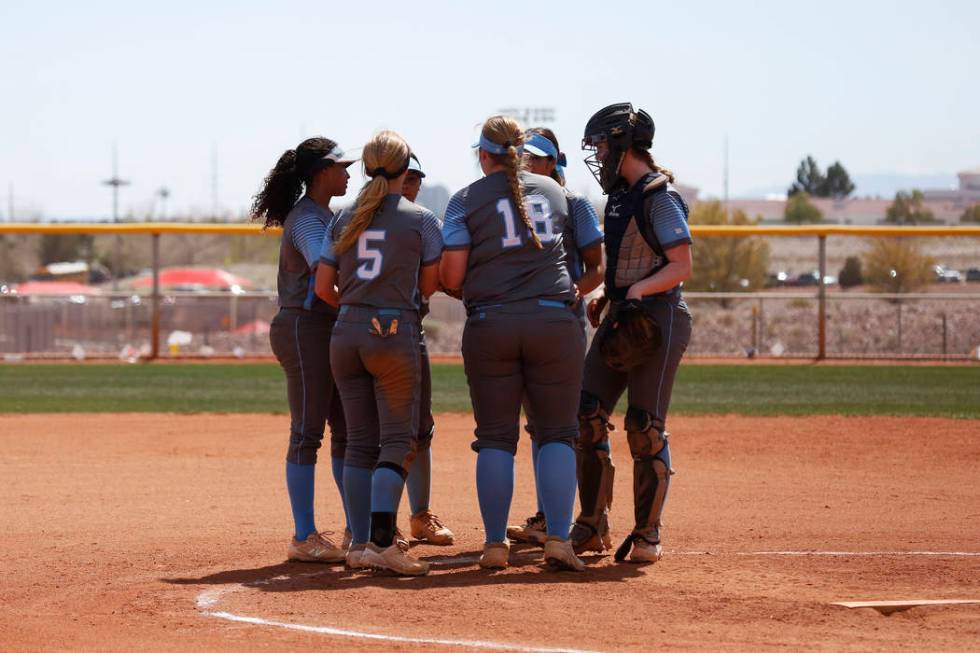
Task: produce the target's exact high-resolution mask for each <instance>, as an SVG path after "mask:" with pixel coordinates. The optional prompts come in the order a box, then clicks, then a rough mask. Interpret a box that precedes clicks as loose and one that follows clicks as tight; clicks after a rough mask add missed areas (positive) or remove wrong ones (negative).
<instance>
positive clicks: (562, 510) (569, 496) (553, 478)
mask: <svg viewBox="0 0 980 653" xmlns="http://www.w3.org/2000/svg"><path fill="white" fill-rule="evenodd" d="M537 470H538V482H539V486H540V488H541V498H542V500H543V503H544V515H545V520H546V521H547V522H548V535H553V536H555V537H560V538H562V539H563V540H564V539H568V531H569V529H570V528H571V526H572V510H574V508H575V489H576V482H575V450H574V449H572V448H571V447H570V446H569V445H567V444H565V443H564V442H549V443H548V444H546V445H544V446H543V447H541V450H540V452H539V453H538V466H537Z"/></svg>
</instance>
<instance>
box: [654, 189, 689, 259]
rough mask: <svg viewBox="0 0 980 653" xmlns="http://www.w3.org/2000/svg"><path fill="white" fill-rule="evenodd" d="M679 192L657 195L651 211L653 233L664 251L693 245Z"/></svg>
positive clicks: (670, 191)
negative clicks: (684, 245) (679, 246)
mask: <svg viewBox="0 0 980 653" xmlns="http://www.w3.org/2000/svg"><path fill="white" fill-rule="evenodd" d="M676 193H677V191H673V190H668V191H666V192H662V193H656V194H655V195H654V197H653V206H652V208H651V209H650V223H651V224H652V225H653V232H654V233H655V234H656V236H657V240H659V241H660V246H661V247H663V248H664V251H666V250H668V249H670V248H671V247H676V246H678V245H683V244H685V243H686V244H690V243H691V230H690V229H689V228H688V226H687V210H686V207H685V206H684V203H683V202H682V201H681V199H680V197H679V196H676Z"/></svg>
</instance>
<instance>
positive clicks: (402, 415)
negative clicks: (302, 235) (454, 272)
mask: <svg viewBox="0 0 980 653" xmlns="http://www.w3.org/2000/svg"><path fill="white" fill-rule="evenodd" d="M409 154H410V152H409V148H408V144H407V143H405V141H404V140H402V138H401V137H400V136H399V135H398V134H396V133H394V132H390V131H383V132H380V133H378V134H377V135H376V136H375V137H374V138H372V139H371V140H370V141H369V142H368V143H367V145H365V146H364V152H363V155H362V158H363V161H364V168H365V173H366V174H367V175H368V176H369V177H370V178H371V179H370V181H368V182H367V183H366V184H365V185H364V187H363V188H362V189H361V192H360V195H358V198H357V202H356V203H355V204H354V206H353V207H352V208H350V209H346V210H344V211H343V212H341V213H340V214H339V215H338V216H337V218H336V219H335V220H334V222H333V224H332V225H331V227H330V229H329V230H328V233H327V237H326V238H325V239H324V241H323V251H322V253H321V255H320V262H321V264H320V269H319V270H318V272H317V283H316V289H317V294H318V295H320V296H321V297H322V298H323V299H324V300H325V301H327V302H329V303H332V304H336V303H337V302H338V301H339V304H340V310H339V316H338V319H337V324H336V326H335V327H334V332H333V337H332V339H331V342H330V362H331V366H332V369H333V373H334V378H336V380H337V386H338V387H339V389H340V396H341V399H342V400H343V404H344V413H345V415H347V416H348V423H349V428H348V435H347V437H348V441H347V457H346V460H345V462H344V496H345V498H346V499H347V509H348V512H349V514H350V522H351V531H352V536H353V541H352V544H351V547H350V550H349V551H348V554H347V563H348V565H349V566H351V567H353V568H361V567H370V568H375V569H385V570H389V571H392V572H395V573H398V574H404V575H411V576H418V575H423V574H426V573H428V570H429V566H428V563H426V562H425V561H422V560H417V559H415V558H413V557H412V556H410V555H409V554H408V552H407V551H404V550H403V549H402V548H401V547H399V546H398V543H397V542H396V541H395V515H396V513H397V510H398V503H399V501H400V500H401V494H402V488H403V487H404V484H405V477H406V475H407V474H408V470H409V468H410V467H411V464H412V459H413V457H414V456H415V447H416V438H417V436H418V427H419V394H420V389H419V382H418V378H419V375H420V374H421V370H420V362H421V359H420V352H419V329H420V326H419V322H420V320H419V307H420V299H421V298H422V297H428V296H429V295H431V294H432V293H433V291H435V289H436V287H437V286H438V281H439V279H438V276H439V273H438V263H439V259H440V257H441V255H442V237H441V234H440V230H439V227H440V225H439V220H438V219H437V218H436V217H435V216H434V215H433V214H432V213H431V212H429V211H428V210H426V209H424V208H422V207H420V206H418V205H416V204H413V203H412V202H409V201H408V200H406V199H405V198H403V197H402V196H401V193H402V188H403V185H404V183H405V177H406V174H407V171H408V165H409ZM335 285H336V286H337V287H338V288H339V292H338V290H337V289H335Z"/></svg>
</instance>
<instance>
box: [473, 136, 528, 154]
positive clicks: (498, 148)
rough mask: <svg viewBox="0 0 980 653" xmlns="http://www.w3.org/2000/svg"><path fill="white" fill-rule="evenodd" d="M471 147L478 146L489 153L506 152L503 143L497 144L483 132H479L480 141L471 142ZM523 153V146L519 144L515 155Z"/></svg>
mask: <svg viewBox="0 0 980 653" xmlns="http://www.w3.org/2000/svg"><path fill="white" fill-rule="evenodd" d="M473 147H478V148H480V149H481V150H486V151H487V152H489V153H490V154H507V148H506V147H504V146H503V145H498V144H496V143H494V142H493V141H491V140H490V139H489V138H487V137H486V136H484V135H483V134H480V142H479V143H474V144H473ZM523 153H524V146H523V145H521V146H519V147H518V148H517V156H520V155H521V154H523Z"/></svg>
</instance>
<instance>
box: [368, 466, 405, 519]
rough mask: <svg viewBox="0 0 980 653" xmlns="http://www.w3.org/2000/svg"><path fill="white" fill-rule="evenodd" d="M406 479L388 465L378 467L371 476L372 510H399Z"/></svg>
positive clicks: (393, 511)
mask: <svg viewBox="0 0 980 653" xmlns="http://www.w3.org/2000/svg"><path fill="white" fill-rule="evenodd" d="M403 487H405V479H403V478H402V475H401V474H399V473H398V472H396V471H395V470H393V469H390V468H388V467H376V468H375V469H374V475H373V476H372V477H371V512H391V513H395V512H398V503H399V502H400V501H401V500H402V488H403Z"/></svg>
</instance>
